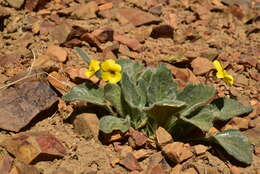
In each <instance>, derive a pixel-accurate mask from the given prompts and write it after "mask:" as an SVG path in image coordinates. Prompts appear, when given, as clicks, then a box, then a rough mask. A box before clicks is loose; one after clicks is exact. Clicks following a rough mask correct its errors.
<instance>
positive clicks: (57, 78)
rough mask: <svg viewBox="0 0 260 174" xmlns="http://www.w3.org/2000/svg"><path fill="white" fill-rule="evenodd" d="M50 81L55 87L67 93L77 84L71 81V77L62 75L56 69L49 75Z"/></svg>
mask: <svg viewBox="0 0 260 174" xmlns="http://www.w3.org/2000/svg"><path fill="white" fill-rule="evenodd" d="M47 80H48V82H50V84H51V85H52V86H53V87H55V88H56V89H57V90H58V91H59V92H60V93H62V94H65V93H66V92H69V90H70V89H71V88H72V87H73V86H75V84H74V83H72V82H70V81H69V79H67V78H66V77H64V76H62V75H61V74H59V73H58V72H56V71H53V72H51V73H50V74H49V75H48V77H47Z"/></svg>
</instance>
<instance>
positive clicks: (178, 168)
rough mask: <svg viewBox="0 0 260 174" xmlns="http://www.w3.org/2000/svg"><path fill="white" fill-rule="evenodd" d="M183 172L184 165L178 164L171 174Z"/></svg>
mask: <svg viewBox="0 0 260 174" xmlns="http://www.w3.org/2000/svg"><path fill="white" fill-rule="evenodd" d="M181 170H182V165H181V164H176V165H175V166H174V167H173V168H172V171H171V174H180V173H181Z"/></svg>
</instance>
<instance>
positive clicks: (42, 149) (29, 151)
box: [1, 132, 66, 164]
mask: <svg viewBox="0 0 260 174" xmlns="http://www.w3.org/2000/svg"><path fill="white" fill-rule="evenodd" d="M1 146H3V147H4V148H5V149H6V150H7V151H8V152H9V153H11V154H12V155H14V156H15V157H16V158H17V159H18V160H19V161H21V162H24V163H26V164H30V163H31V162H33V161H40V160H50V159H53V158H55V157H63V156H64V155H65V154H66V149H65V147H64V146H63V145H62V144H61V143H60V141H59V140H58V139H57V138H56V137H54V136H53V135H51V134H49V133H47V132H25V133H19V134H15V135H13V136H11V137H7V138H6V139H5V140H4V141H3V142H1Z"/></svg>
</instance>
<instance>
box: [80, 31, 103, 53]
mask: <svg viewBox="0 0 260 174" xmlns="http://www.w3.org/2000/svg"><path fill="white" fill-rule="evenodd" d="M80 39H81V40H83V41H86V42H88V43H89V45H90V46H93V47H96V48H97V50H98V51H102V49H101V47H100V45H101V43H100V41H99V40H98V39H97V38H96V37H95V36H94V35H92V34H91V33H85V34H83V35H81V36H80Z"/></svg>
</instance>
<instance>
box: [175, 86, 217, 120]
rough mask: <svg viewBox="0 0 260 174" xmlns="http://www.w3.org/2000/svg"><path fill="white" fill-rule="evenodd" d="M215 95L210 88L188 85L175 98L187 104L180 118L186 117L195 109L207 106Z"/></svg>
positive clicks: (212, 88) (214, 91) (213, 89)
mask: <svg viewBox="0 0 260 174" xmlns="http://www.w3.org/2000/svg"><path fill="white" fill-rule="evenodd" d="M215 93H216V90H215V88H214V87H212V86H208V85H194V84H188V85H187V86H186V87H185V88H184V89H183V91H181V92H180V93H179V94H178V96H177V99H178V100H180V101H184V102H186V104H187V106H186V107H185V108H184V109H183V110H182V111H181V112H180V114H181V117H186V116H188V115H189V114H190V113H191V112H193V111H195V110H196V109H197V108H199V107H201V106H203V105H205V104H207V103H208V102H209V101H210V100H212V99H213V97H214V95H215Z"/></svg>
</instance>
